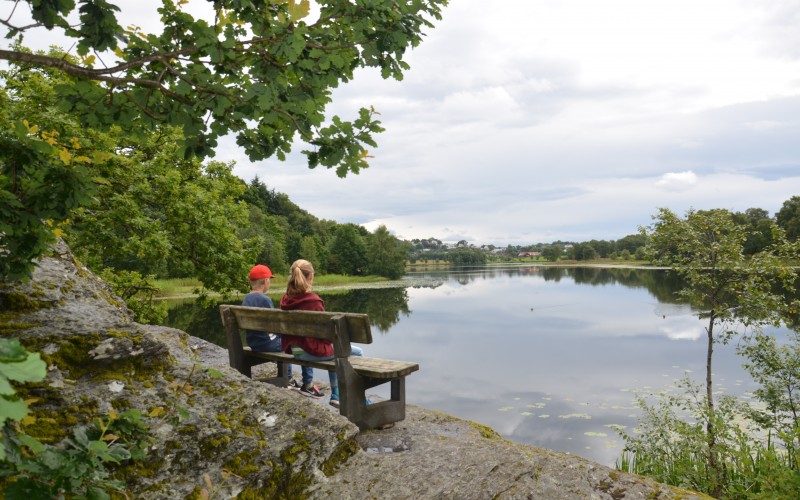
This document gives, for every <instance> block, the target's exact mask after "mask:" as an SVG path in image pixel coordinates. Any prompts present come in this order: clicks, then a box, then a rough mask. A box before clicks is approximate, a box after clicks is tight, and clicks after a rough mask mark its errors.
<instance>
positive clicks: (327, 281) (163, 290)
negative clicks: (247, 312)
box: [155, 274, 389, 298]
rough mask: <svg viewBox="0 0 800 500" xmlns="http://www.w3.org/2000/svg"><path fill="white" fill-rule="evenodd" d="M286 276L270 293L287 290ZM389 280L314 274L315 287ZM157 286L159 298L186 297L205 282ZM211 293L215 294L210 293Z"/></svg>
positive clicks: (184, 280) (275, 282)
mask: <svg viewBox="0 0 800 500" xmlns="http://www.w3.org/2000/svg"><path fill="white" fill-rule="evenodd" d="M286 280H287V277H286V276H276V277H275V278H273V279H272V283H271V285H270V290H269V293H268V295H274V294H276V293H282V292H283V291H285V290H286ZM385 281H389V280H388V279H387V278H383V277H381V276H346V275H343V274H319V275H315V276H314V287H315V288H326V287H340V286H356V285H363V284H368V283H381V282H385ZM155 285H156V288H158V290H159V291H158V293H157V294H156V296H157V297H158V298H170V297H186V296H193V295H196V294H195V290H197V289H200V288H202V287H203V284H202V283H200V280H198V279H195V278H173V279H162V280H155ZM247 286H248V285H247V282H246V281H243V283H242V286H241V289H240V290H239V291H240V292H242V293H245V292H246V291H247ZM209 295H215V294H213V293H210V294H209Z"/></svg>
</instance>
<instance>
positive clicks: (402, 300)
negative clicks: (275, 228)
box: [165, 287, 411, 347]
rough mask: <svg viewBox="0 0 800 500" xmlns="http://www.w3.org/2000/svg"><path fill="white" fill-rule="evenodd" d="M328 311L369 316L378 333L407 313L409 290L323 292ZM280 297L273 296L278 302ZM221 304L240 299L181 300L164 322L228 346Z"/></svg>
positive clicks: (168, 312)
mask: <svg viewBox="0 0 800 500" xmlns="http://www.w3.org/2000/svg"><path fill="white" fill-rule="evenodd" d="M320 296H321V297H322V299H323V300H324V301H325V309H327V310H328V311H339V312H355V313H364V314H368V315H369V319H370V323H371V324H372V326H373V327H374V328H377V329H378V331H380V332H381V333H386V332H388V331H389V329H390V328H391V327H392V326H393V325H395V324H396V323H397V322H398V321H400V315H401V314H402V315H403V316H408V315H409V314H411V311H409V309H408V293H407V292H406V289H405V288H402V287H401V288H362V289H358V290H349V291H347V292H346V293H337V294H327V295H326V294H324V293H320ZM278 300H279V298H273V302H275V303H276V304H277V302H278ZM221 304H234V305H239V304H241V301H235V302H216V301H213V300H208V299H207V300H199V299H198V300H184V301H178V302H174V303H172V304H170V305H169V309H168V311H167V320H166V322H165V324H166V325H167V326H170V327H172V328H178V329H179V330H183V331H185V332H186V333H188V334H189V335H192V336H194V337H199V338H201V339H205V340H207V341H209V342H212V343H214V344H216V345H218V346H222V347H227V342H226V340H225V330H224V328H223V327H222V318H221V316H220V314H219V306H220V305H221Z"/></svg>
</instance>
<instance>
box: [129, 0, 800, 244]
mask: <svg viewBox="0 0 800 500" xmlns="http://www.w3.org/2000/svg"><path fill="white" fill-rule="evenodd" d="M113 3H117V4H118V5H120V6H121V7H122V8H123V12H132V14H131V15H129V16H128V17H125V19H131V20H132V21H135V22H137V23H139V24H140V25H142V26H143V27H145V28H146V27H147V26H148V23H150V22H153V21H154V20H155V17H156V15H155V9H154V8H153V9H152V12H150V10H148V9H147V8H144V7H143V4H153V5H155V4H156V3H155V2H150V1H148V2H142V1H141V0H139V1H134V0H126V1H118V2H113ZM203 4H205V2H203V1H200V0H191V1H190V2H189V5H188V8H189V9H192V8H196V7H197V6H200V5H203ZM127 6H132V10H130V11H128V10H127V9H131V7H127ZM435 24H436V26H435V28H434V29H431V30H428V31H427V36H426V39H425V40H424V41H423V42H422V44H421V45H420V46H419V47H417V48H415V49H414V50H412V51H410V53H409V54H408V57H407V58H406V61H407V62H408V63H409V64H410V65H411V69H410V70H408V71H407V72H406V74H405V78H404V79H403V80H402V81H399V82H398V81H394V80H383V79H381V77H380V75H379V73H378V72H377V71H375V70H361V71H359V72H358V73H357V74H356V77H355V79H354V80H353V81H352V82H350V83H348V84H346V85H344V86H341V87H340V88H338V89H337V90H335V92H334V94H333V103H332V104H331V105H330V106H329V108H328V114H329V115H330V116H332V115H339V116H340V117H342V118H343V119H354V118H355V117H356V116H357V112H358V109H359V108H361V107H369V106H374V107H375V108H376V110H377V111H378V112H379V113H380V119H381V121H382V125H383V126H384V127H385V129H386V131H385V132H383V133H382V134H379V135H378V136H377V138H376V139H377V142H378V148H376V149H371V150H370V154H371V155H373V156H374V158H372V159H371V160H370V167H369V168H368V169H366V170H363V171H362V172H361V173H360V174H358V175H352V174H351V175H349V176H348V177H347V178H345V179H339V178H338V177H337V176H336V173H335V172H334V171H333V170H325V169H323V168H322V167H319V168H318V169H316V170H309V169H308V168H307V167H306V162H305V157H304V156H303V155H301V154H299V152H300V151H301V150H302V149H304V145H303V144H300V143H298V144H297V145H296V147H295V148H294V149H295V151H296V153H293V154H292V155H290V157H289V159H288V160H287V161H286V162H280V161H278V160H266V161H260V162H251V161H249V160H248V159H247V157H246V155H245V154H244V152H243V151H242V150H240V149H238V147H237V146H236V144H235V141H234V139H233V138H226V139H224V140H222V141H221V143H220V147H218V149H217V154H216V157H215V158H214V159H215V160H222V161H234V162H235V164H236V166H235V167H234V173H235V174H236V175H238V176H239V177H242V178H243V179H245V180H250V179H252V178H253V177H254V176H256V175H257V176H258V177H259V178H260V179H261V180H262V181H264V182H265V183H266V184H267V186H268V187H269V188H274V189H275V190H277V191H279V192H283V193H286V194H287V195H288V196H289V197H290V199H291V200H292V201H293V202H295V203H296V204H298V205H299V206H300V207H302V208H303V209H305V210H307V211H308V212H310V213H311V214H313V215H315V216H316V217H319V218H322V219H329V220H335V221H337V222H339V223H347V222H352V223H356V224H361V225H364V226H365V227H367V228H368V229H370V230H374V229H375V228H376V227H377V226H379V225H381V224H383V225H385V226H386V227H387V228H388V229H389V230H390V231H391V232H392V233H393V234H395V235H396V236H397V237H399V238H403V239H413V238H429V237H433V238H437V239H440V240H443V241H447V242H456V241H460V240H466V241H467V242H469V243H473V244H475V245H482V244H494V245H497V246H506V245H508V244H513V245H517V244H519V245H528V244H533V243H540V242H541V243H547V242H551V241H556V240H562V241H576V242H579V241H588V240H591V239H606V240H615V239H619V238H622V237H624V236H626V235H629V234H633V233H636V232H637V230H638V228H639V227H640V226H647V225H649V224H651V223H652V216H653V215H655V214H656V213H657V211H658V209H659V208H660V207H666V208H669V209H671V210H673V211H674V212H676V213H678V214H680V215H682V214H684V213H685V212H686V211H687V210H689V209H692V208H694V209H710V208H726V209H729V210H733V211H744V210H746V209H748V208H762V209H765V210H767V211H768V212H769V213H770V215H774V214H775V212H777V211H778V210H780V208H781V206H782V205H783V202H785V201H786V200H788V199H789V198H791V197H792V196H796V195H800V0H691V1H689V0H669V1H666V0H650V1H648V2H642V1H641V0H606V1H603V2H597V1H594V0H558V1H555V0H503V1H497V2H485V1H478V0H453V1H451V4H450V5H449V6H448V7H446V8H445V9H444V12H443V19H442V20H441V21H439V22H436V23H435Z"/></svg>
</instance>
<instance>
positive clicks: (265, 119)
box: [0, 0, 447, 176]
mask: <svg viewBox="0 0 800 500" xmlns="http://www.w3.org/2000/svg"><path fill="white" fill-rule="evenodd" d="M22 3H24V4H28V5H29V7H30V11H31V15H32V17H33V19H34V21H35V23H34V24H28V25H24V26H21V25H15V24H13V19H14V18H13V16H8V20H5V21H3V24H5V25H6V27H7V28H9V33H8V36H9V37H13V36H15V35H22V34H25V33H27V32H31V31H35V30H36V29H38V28H46V29H48V30H50V29H54V28H60V29H61V30H63V32H64V34H65V35H66V36H67V37H70V38H74V39H75V40H76V42H77V57H76V58H59V57H53V56H51V55H44V54H32V53H30V52H26V51H24V50H20V49H19V48H17V49H16V50H14V49H12V50H0V59H5V60H7V61H9V62H13V63H19V64H21V65H23V66H28V65H30V66H34V67H49V68H55V69H58V70H59V71H61V72H63V73H65V74H67V75H70V76H71V77H73V80H72V81H71V82H69V83H65V84H63V85H61V86H60V87H59V88H58V89H57V90H58V94H59V105H60V107H61V109H63V110H66V111H69V112H72V113H75V114H76V115H77V116H78V117H79V119H80V121H81V123H82V124H83V125H85V126H89V127H92V128H98V129H104V128H107V127H110V126H112V125H117V124H127V125H129V126H131V127H133V126H134V125H135V126H136V127H138V128H139V129H147V128H150V127H152V126H153V125H154V124H166V125H174V126H180V127H181V128H182V129H183V131H184V135H185V142H184V144H185V148H186V153H187V154H197V155H201V156H206V155H211V154H213V148H214V147H215V146H216V144H217V139H218V138H219V137H222V136H224V135H227V134H230V133H235V134H237V142H238V143H239V145H241V146H242V147H244V149H245V150H246V151H247V153H248V154H249V156H250V158H251V159H253V160H259V159H263V158H267V157H270V156H273V155H276V156H277V157H278V158H280V159H283V158H284V157H285V154H286V153H287V152H288V151H290V149H291V145H292V141H293V139H294V137H295V134H299V135H300V137H301V138H302V139H303V140H304V141H305V142H307V143H309V144H311V145H312V146H314V148H313V149H312V150H309V151H305V154H307V155H308V159H309V166H311V167H315V166H317V165H324V166H326V167H336V168H337V173H338V174H339V175H340V176H344V175H346V174H347V172H348V171H352V172H358V170H359V169H360V168H363V167H365V166H366V156H367V155H366V153H365V148H364V145H365V144H366V145H371V146H373V147H374V146H375V143H374V141H373V139H372V134H373V133H375V132H379V131H381V128H380V125H379V122H377V121H375V120H374V111H373V110H371V109H367V108H362V109H361V111H360V112H359V114H358V117H357V118H356V119H355V120H354V121H352V122H347V121H343V120H341V119H340V118H338V117H334V118H333V119H332V123H331V124H330V125H328V126H325V127H323V126H322V125H323V122H324V119H325V114H324V111H325V107H326V105H327V104H328V103H330V101H331V92H332V89H334V88H335V87H337V86H338V85H339V84H340V83H342V82H347V81H349V80H350V79H352V78H353V73H354V70H355V69H357V68H360V67H370V66H372V67H378V68H380V70H381V74H382V76H383V77H384V78H389V77H392V78H395V79H401V78H402V74H403V73H402V72H403V70H405V69H408V65H407V64H406V63H405V62H404V61H403V55H404V53H405V51H406V49H407V48H409V47H415V46H417V45H418V44H419V43H420V42H421V41H422V37H423V33H422V30H423V29H425V28H430V27H432V24H431V19H440V18H441V17H440V11H441V9H442V7H443V6H444V5H446V3H447V0H414V1H411V2H397V1H389V0H360V1H358V2H351V1H346V0H328V1H324V0H321V1H318V2H316V4H318V6H319V17H318V18H317V19H316V20H314V21H308V22H307V19H310V16H309V14H310V3H309V1H308V0H282V1H281V0H279V1H275V0H251V1H243V0H214V1H213V2H212V3H213V7H214V12H215V16H214V19H213V20H211V21H209V20H205V19H202V18H195V17H193V16H192V15H191V14H190V13H189V12H187V11H186V10H184V9H183V5H184V4H187V3H188V2H186V1H179V2H178V3H177V4H176V3H175V2H173V1H172V0H163V3H162V6H161V7H160V8H159V9H158V13H159V14H160V19H161V24H162V31H161V33H145V32H143V31H142V30H141V29H140V28H138V27H136V26H130V27H123V26H121V25H120V13H119V8H118V7H116V6H115V5H113V4H110V3H108V2H106V1H104V0H88V1H82V2H80V4H81V5H80V7H78V6H77V5H76V4H75V2H74V1H72V0H56V1H40V0H24V1H23V2H22ZM76 13H77V15H78V17H79V19H80V22H79V23H78V24H77V25H74V24H71V23H70V19H72V18H74V16H75V14H76ZM71 16H73V17H71ZM3 17H4V19H5V18H6V16H3ZM109 51H110V52H111V53H113V56H111V55H110V54H108V52H109ZM104 52H105V53H106V54H103V53H104ZM106 60H108V61H112V60H113V61H114V62H113V63H109V64H106V63H105V61H106Z"/></svg>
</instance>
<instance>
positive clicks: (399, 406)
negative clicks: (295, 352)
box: [220, 305, 419, 430]
mask: <svg viewBox="0 0 800 500" xmlns="http://www.w3.org/2000/svg"><path fill="white" fill-rule="evenodd" d="M220 314H221V315H222V324H223V325H224V326H225V335H226V337H227V342H228V356H229V359H230V365H231V366H232V367H233V368H236V369H237V370H239V372H241V373H243V374H244V375H247V376H248V377H252V373H251V370H250V369H251V368H252V367H253V366H255V365H259V364H262V363H267V362H274V363H276V364H277V366H278V374H277V376H276V377H274V378H271V379H267V382H270V383H272V384H275V385H277V386H279V387H286V386H287V385H288V382H289V379H288V373H287V371H288V365H289V364H293V365H302V366H310V367H313V368H319V369H322V370H330V371H333V370H335V371H336V374H337V375H338V377H339V413H341V414H342V415H344V416H345V417H347V418H348V419H349V420H350V421H351V422H353V423H354V424H356V425H357V426H358V427H359V428H360V429H362V430H363V429H376V428H381V427H383V426H385V425H387V424H391V423H394V422H399V421H400V420H403V419H404V418H405V417H406V395H405V377H406V376H407V375H409V374H411V373H412V372H415V371H417V370H418V369H419V364H417V363H411V362H406V361H392V360H388V359H377V358H367V357H362V356H351V355H350V354H351V350H350V343H351V342H355V343H359V344H371V343H372V331H371V330H370V324H369V317H368V316H367V315H366V314H355V313H339V312H317V311H282V310H280V309H266V308H261V307H245V306H231V305H222V306H220ZM240 330H254V331H259V332H270V333H276V334H279V335H294V336H297V337H313V338H317V339H324V340H329V341H331V342H333V351H334V359H332V360H330V361H301V360H299V359H295V357H294V356H292V355H291V354H286V353H281V352H254V351H251V350H249V348H245V347H244V345H243V343H242V333H241V331H240ZM387 382H388V383H390V384H391V390H390V393H391V397H390V399H389V400H387V401H381V402H378V403H373V404H371V405H367V404H366V391H367V389H370V388H372V387H375V386H378V385H381V384H385V383H387Z"/></svg>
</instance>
